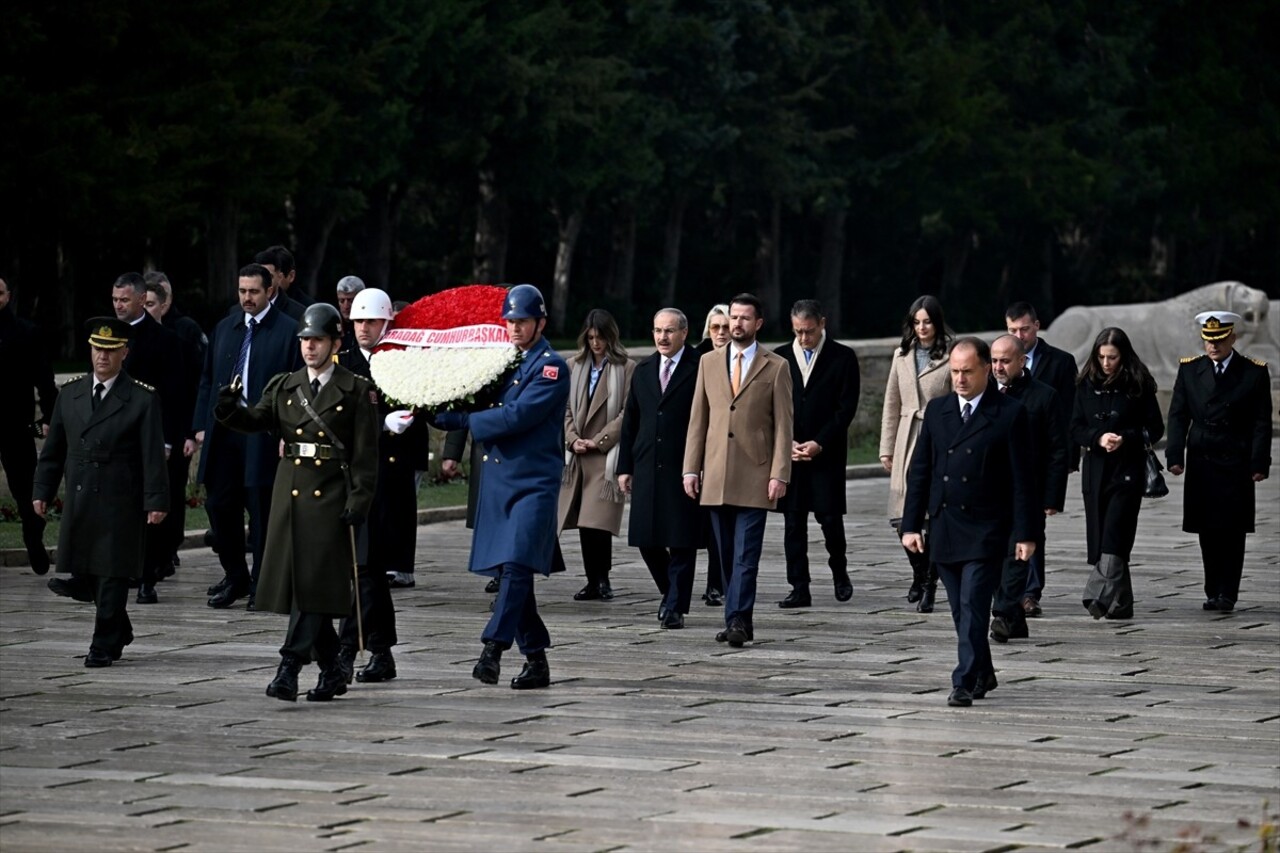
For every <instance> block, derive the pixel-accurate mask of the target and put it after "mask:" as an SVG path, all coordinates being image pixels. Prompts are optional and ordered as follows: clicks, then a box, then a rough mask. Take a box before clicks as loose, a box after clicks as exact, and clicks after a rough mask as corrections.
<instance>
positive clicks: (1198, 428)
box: [1165, 352, 1271, 533]
mask: <svg viewBox="0 0 1280 853" xmlns="http://www.w3.org/2000/svg"><path fill="white" fill-rule="evenodd" d="M1165 459H1166V463H1167V464H1168V465H1170V466H1172V465H1182V466H1184V467H1185V468H1186V472H1187V480H1186V489H1185V490H1184V491H1183V495H1184V497H1183V504H1182V507H1183V509H1182V512H1183V515H1182V529H1183V530H1185V531H1187V532H1188V533H1213V532H1219V531H1234V532H1237V533H1252V532H1253V528H1254V509H1255V507H1254V489H1255V484H1254V482H1253V475H1254V474H1269V473H1270V470H1271V375H1270V373H1269V372H1268V371H1267V368H1266V366H1265V365H1263V364H1261V363H1258V362H1254V361H1252V360H1250V359H1249V358H1246V357H1245V356H1243V355H1242V354H1241V353H1239V352H1236V353H1235V354H1234V355H1233V356H1232V357H1231V361H1230V362H1229V363H1228V364H1227V369H1226V371H1225V372H1224V373H1223V376H1222V378H1221V379H1218V378H1216V377H1215V376H1214V364H1213V360H1212V359H1210V358H1209V357H1208V356H1204V355H1201V356H1199V357H1197V358H1192V359H1187V360H1186V361H1184V362H1183V363H1182V364H1181V365H1180V366H1179V367H1178V377H1177V379H1176V380H1175V381H1174V385H1173V399H1172V401H1171V402H1170V404H1169V443H1168V446H1167V447H1166V449H1165Z"/></svg>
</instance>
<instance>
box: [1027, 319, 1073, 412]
mask: <svg viewBox="0 0 1280 853" xmlns="http://www.w3.org/2000/svg"><path fill="white" fill-rule="evenodd" d="M1079 372H1080V371H1079V370H1077V369H1076V360H1075V358H1073V357H1072V355H1071V353H1069V352H1066V351H1065V350H1060V349H1058V348H1057V347H1055V346H1050V345H1049V342H1048V341H1046V340H1045V339H1044V338H1036V348H1035V358H1034V359H1033V360H1032V362H1031V378H1032V379H1035V380H1037V381H1040V382H1043V383H1044V384H1046V385H1048V386H1049V387H1051V388H1052V389H1053V390H1055V391H1057V392H1058V406H1059V407H1060V409H1059V411H1061V412H1062V416H1063V420H1066V419H1068V418H1069V417H1070V416H1071V405H1072V401H1073V400H1074V399H1075V394H1076V376H1077V374H1079Z"/></svg>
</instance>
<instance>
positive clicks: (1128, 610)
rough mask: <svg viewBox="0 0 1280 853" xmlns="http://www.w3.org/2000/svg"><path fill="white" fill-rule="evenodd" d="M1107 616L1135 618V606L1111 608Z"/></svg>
mask: <svg viewBox="0 0 1280 853" xmlns="http://www.w3.org/2000/svg"><path fill="white" fill-rule="evenodd" d="M1218 609H1219V610H1221V609H1222V603H1221V602H1219V603H1218ZM1107 618H1108V619H1132V618H1133V608H1132V607H1125V608H1122V609H1120V610H1110V611H1108V612H1107Z"/></svg>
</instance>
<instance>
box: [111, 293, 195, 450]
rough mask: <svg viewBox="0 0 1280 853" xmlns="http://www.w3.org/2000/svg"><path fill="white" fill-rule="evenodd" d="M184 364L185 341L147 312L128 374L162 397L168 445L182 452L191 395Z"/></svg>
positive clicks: (136, 330)
mask: <svg viewBox="0 0 1280 853" xmlns="http://www.w3.org/2000/svg"><path fill="white" fill-rule="evenodd" d="M184 364H185V362H184V361H183V352H182V339H181V338H179V337H178V336H177V334H175V333H174V332H172V331H170V330H169V329H166V328H165V327H164V326H163V325H162V324H161V323H160V321H158V320H156V319H155V318H154V317H152V316H151V315H150V314H149V313H147V312H146V311H143V312H142V319H141V320H139V321H138V323H137V325H135V326H134V327H133V338H132V339H130V341H129V355H128V356H126V357H125V360H124V370H125V372H126V373H128V374H129V376H131V377H132V378H133V379H134V380H135V381H137V382H141V383H143V384H144V385H150V386H151V387H152V389H153V390H154V391H155V392H156V394H157V395H159V398H160V419H161V422H162V423H163V425H164V443H165V444H167V445H169V446H170V447H176V448H179V451H181V447H182V442H183V439H185V438H186V437H187V424H185V423H184V422H183V420H184V419H183V411H184V409H185V407H186V401H187V397H188V396H189V394H190V392H189V391H188V390H187V385H186V381H185V380H186V372H185V371H186V368H185V366H184ZM189 416H190V414H189V413H188V417H189Z"/></svg>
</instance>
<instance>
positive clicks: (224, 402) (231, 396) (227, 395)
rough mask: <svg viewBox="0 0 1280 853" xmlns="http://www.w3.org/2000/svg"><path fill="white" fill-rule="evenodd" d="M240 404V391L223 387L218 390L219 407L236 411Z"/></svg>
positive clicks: (226, 386)
mask: <svg viewBox="0 0 1280 853" xmlns="http://www.w3.org/2000/svg"><path fill="white" fill-rule="evenodd" d="M239 402H240V389H238V388H232V387H231V386H230V385H223V386H222V387H221V388H219V389H218V405H219V406H222V407H224V408H232V409H234V408H235V407H236V406H237V405H238V404H239Z"/></svg>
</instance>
